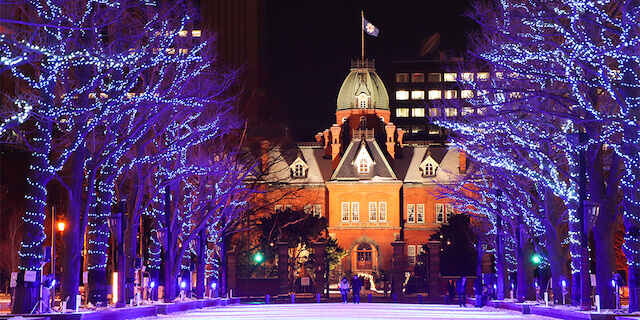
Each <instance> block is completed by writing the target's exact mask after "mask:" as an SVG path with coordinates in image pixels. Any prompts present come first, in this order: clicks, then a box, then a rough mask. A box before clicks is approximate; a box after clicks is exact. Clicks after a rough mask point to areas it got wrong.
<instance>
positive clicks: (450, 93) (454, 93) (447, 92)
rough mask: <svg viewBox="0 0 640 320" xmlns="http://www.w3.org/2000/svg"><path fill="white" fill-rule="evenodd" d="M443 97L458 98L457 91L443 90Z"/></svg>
mask: <svg viewBox="0 0 640 320" xmlns="http://www.w3.org/2000/svg"><path fill="white" fill-rule="evenodd" d="M444 98H445V99H457V98H458V91H456V90H445V91H444Z"/></svg>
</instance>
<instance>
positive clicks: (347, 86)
mask: <svg viewBox="0 0 640 320" xmlns="http://www.w3.org/2000/svg"><path fill="white" fill-rule="evenodd" d="M361 93H364V94H366V95H367V96H370V97H371V102H370V108H372V109H384V110H389V94H388V93H387V88H386V87H385V86H384V83H383V82H382V79H380V77H379V76H378V74H377V73H376V71H375V69H373V68H367V67H364V68H352V69H351V72H349V74H348V75H347V77H346V78H345V79H344V82H343V83H342V87H341V88H340V92H339V93H338V99H337V110H346V109H354V108H357V107H358V106H356V104H355V100H356V99H355V97H356V96H358V95H360V94H361Z"/></svg>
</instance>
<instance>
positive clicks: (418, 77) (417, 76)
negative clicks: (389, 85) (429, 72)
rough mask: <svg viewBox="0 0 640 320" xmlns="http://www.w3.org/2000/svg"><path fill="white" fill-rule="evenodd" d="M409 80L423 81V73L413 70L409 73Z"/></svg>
mask: <svg viewBox="0 0 640 320" xmlns="http://www.w3.org/2000/svg"><path fill="white" fill-rule="evenodd" d="M411 82H424V73H422V72H414V73H412V74H411Z"/></svg>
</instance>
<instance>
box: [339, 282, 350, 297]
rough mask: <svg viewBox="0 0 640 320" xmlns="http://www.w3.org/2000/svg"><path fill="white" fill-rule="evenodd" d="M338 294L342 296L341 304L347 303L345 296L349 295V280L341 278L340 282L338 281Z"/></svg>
mask: <svg viewBox="0 0 640 320" xmlns="http://www.w3.org/2000/svg"><path fill="white" fill-rule="evenodd" d="M339 287H340V294H341V295H342V303H343V304H346V303H347V295H348V294H349V280H347V277H342V280H340V284H339Z"/></svg>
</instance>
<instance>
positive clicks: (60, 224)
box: [58, 221, 65, 232]
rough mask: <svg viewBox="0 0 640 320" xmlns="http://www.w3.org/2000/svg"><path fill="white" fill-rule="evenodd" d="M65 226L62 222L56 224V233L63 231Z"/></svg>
mask: <svg viewBox="0 0 640 320" xmlns="http://www.w3.org/2000/svg"><path fill="white" fill-rule="evenodd" d="M64 227H65V224H64V222H63V221H60V222H58V231H60V232H62V231H64Z"/></svg>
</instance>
